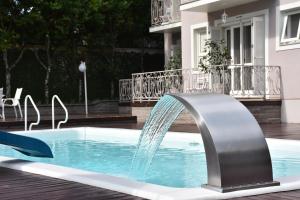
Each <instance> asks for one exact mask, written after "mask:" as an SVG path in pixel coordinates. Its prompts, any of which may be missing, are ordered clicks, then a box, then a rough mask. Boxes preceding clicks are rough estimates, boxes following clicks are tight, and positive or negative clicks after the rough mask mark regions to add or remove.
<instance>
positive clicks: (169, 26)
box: [149, 22, 181, 33]
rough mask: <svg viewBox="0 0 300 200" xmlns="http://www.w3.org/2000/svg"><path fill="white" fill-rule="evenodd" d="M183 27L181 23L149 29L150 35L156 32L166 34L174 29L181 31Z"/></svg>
mask: <svg viewBox="0 0 300 200" xmlns="http://www.w3.org/2000/svg"><path fill="white" fill-rule="evenodd" d="M180 27H181V22H176V23H171V24H165V25H161V26H153V27H150V28H149V32H150V33H156V32H164V31H167V30H172V29H179V28H180Z"/></svg>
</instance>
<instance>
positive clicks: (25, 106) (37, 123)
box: [24, 95, 41, 131]
mask: <svg viewBox="0 0 300 200" xmlns="http://www.w3.org/2000/svg"><path fill="white" fill-rule="evenodd" d="M28 99H29V100H30V102H31V104H32V106H33V108H34V110H35V112H36V113H37V121H36V122H34V123H30V125H29V131H31V129H32V126H36V125H39V123H40V121H41V115H40V111H39V109H38V108H37V107H36V105H35V103H34V101H33V99H32V97H31V96H30V95H27V96H26V97H25V100H24V115H25V116H24V123H25V131H27V123H28V122H27V101H28Z"/></svg>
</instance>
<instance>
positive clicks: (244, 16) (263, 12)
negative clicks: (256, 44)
mask: <svg viewBox="0 0 300 200" xmlns="http://www.w3.org/2000/svg"><path fill="white" fill-rule="evenodd" d="M259 15H264V16H265V47H266V48H265V65H269V10H268V9H264V10H259V11H256V12H250V13H245V14H242V15H237V16H232V17H228V19H227V22H226V25H230V24H231V23H235V22H236V20H237V18H239V20H244V19H248V18H252V17H256V16H259ZM214 26H215V27H217V26H224V25H223V22H222V20H221V19H217V20H215V21H214Z"/></svg>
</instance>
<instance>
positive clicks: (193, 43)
mask: <svg viewBox="0 0 300 200" xmlns="http://www.w3.org/2000/svg"><path fill="white" fill-rule="evenodd" d="M208 27H209V24H208V22H203V23H199V24H193V25H191V29H190V30H191V64H192V65H191V68H194V67H196V66H195V64H196V63H195V45H197V44H195V40H194V39H195V37H194V32H195V30H196V29H198V28H206V34H207V36H208Z"/></svg>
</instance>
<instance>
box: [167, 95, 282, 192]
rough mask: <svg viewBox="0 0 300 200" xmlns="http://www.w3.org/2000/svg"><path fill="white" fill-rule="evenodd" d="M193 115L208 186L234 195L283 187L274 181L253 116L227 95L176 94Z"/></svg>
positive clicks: (268, 158)
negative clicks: (252, 190) (266, 188)
mask: <svg viewBox="0 0 300 200" xmlns="http://www.w3.org/2000/svg"><path fill="white" fill-rule="evenodd" d="M170 96H173V97H174V98H176V99H177V100H179V101H180V102H181V103H182V104H183V105H185V107H186V109H187V110H189V111H190V112H191V114H192V115H193V117H194V119H195V121H196V123H197V125H198V128H199V129H200V132H201V134H202V138H203V143H204V147H205V153H206V160H207V173H208V184H207V185H205V186H204V187H207V188H210V189H214V190H217V191H220V192H230V191H235V190H243V189H250V188H258V187H267V186H275V185H279V184H280V183H279V182H275V181H273V172H272V163H271V157H270V153H269V149H268V145H267V143H266V140H265V137H264V135H263V132H262V130H261V128H260V126H259V124H258V123H257V121H256V119H255V118H254V117H253V115H252V114H251V113H250V112H249V111H248V109H247V108H246V107H245V106H243V105H242V104H241V103H240V102H239V101H237V100H236V99H234V98H232V97H230V96H227V95H218V94H210V95H201V94H172V95H170Z"/></svg>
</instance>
